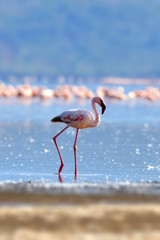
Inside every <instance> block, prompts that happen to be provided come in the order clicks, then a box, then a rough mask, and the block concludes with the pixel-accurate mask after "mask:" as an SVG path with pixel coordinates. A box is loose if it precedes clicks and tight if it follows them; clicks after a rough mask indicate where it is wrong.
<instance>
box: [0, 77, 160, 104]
mask: <svg viewBox="0 0 160 240" xmlns="http://www.w3.org/2000/svg"><path fill="white" fill-rule="evenodd" d="M94 95H95V94H94V93H93V91H92V90H91V89H88V88H87V87H86V86H76V85H59V86H57V87H56V89H49V88H46V87H39V86H31V85H30V84H28V83H25V84H22V85H17V86H16V87H15V86H13V85H11V84H10V85H6V84H4V83H3V82H1V83H0V97H15V96H16V97H24V98H33V97H39V98H40V99H41V100H45V99H49V98H53V97H55V98H62V99H65V100H71V99H72V98H74V97H76V98H81V99H82V98H83V99H87V98H88V99H91V98H93V96H94ZM96 95H97V96H100V97H102V98H110V99H118V100H123V101H124V100H132V99H137V98H144V99H148V100H150V101H156V100H158V99H160V88H158V87H151V86H146V87H145V88H144V89H139V90H133V91H130V92H128V93H125V91H124V88H123V87H117V88H110V87H108V86H107V87H106V86H99V87H98V88H97V89H96Z"/></svg>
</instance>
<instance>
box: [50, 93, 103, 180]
mask: <svg viewBox="0 0 160 240" xmlns="http://www.w3.org/2000/svg"><path fill="white" fill-rule="evenodd" d="M96 103H97V104H98V105H99V106H100V107H101V108H102V114H103V113H104V111H105V109H106V105H105V103H104V101H103V99H102V98H100V97H93V98H92V101H91V105H92V109H93V111H94V113H95V117H94V115H93V113H91V112H90V111H88V110H77V109H72V110H69V111H65V112H63V113H61V114H60V115H58V116H56V117H54V118H53V119H52V120H51V122H63V123H66V124H67V126H66V127H65V128H64V129H63V130H62V131H61V132H59V133H58V134H57V135H56V136H55V137H53V141H54V143H55V145H56V148H57V151H58V154H59V157H60V161H61V165H60V168H59V174H60V173H61V171H62V169H63V166H64V163H63V160H62V156H61V153H60V150H59V148H58V145H57V142H56V139H57V137H58V136H59V135H60V134H61V133H63V132H64V131H65V130H66V129H67V128H68V127H73V128H76V129H77V131H76V137H75V141H74V145H73V149H74V157H75V178H76V177H77V157H76V150H77V147H76V143H77V137H78V132H79V130H80V129H83V128H90V127H97V126H98V125H99V123H100V114H99V112H98V109H97V107H96Z"/></svg>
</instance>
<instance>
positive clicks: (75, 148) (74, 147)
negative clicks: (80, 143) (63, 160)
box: [73, 129, 79, 180]
mask: <svg viewBox="0 0 160 240" xmlns="http://www.w3.org/2000/svg"><path fill="white" fill-rule="evenodd" d="M78 132H79V129H77V132H76V137H75V142H74V145H73V149H74V158H75V180H77V156H76V150H77V146H76V144H77V137H78Z"/></svg>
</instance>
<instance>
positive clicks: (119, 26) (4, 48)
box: [0, 0, 160, 78]
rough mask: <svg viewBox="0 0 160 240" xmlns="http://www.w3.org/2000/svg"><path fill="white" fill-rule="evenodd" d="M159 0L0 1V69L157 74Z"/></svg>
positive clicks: (4, 71) (85, 74) (42, 72)
mask: <svg viewBox="0 0 160 240" xmlns="http://www.w3.org/2000/svg"><path fill="white" fill-rule="evenodd" d="M159 59H160V1H159V0H150V1H146V0H81V1H79V0H67V1H66V0H54V1H51V0H47V1H45V0H27V1H22V0H21V1H20V0H14V1H13V0H1V1H0V74H1V75H3V74H4V75H5V74H35V75H38V74H39V75H49V76H54V75H55V76H59V75H64V76H69V75H71V76H75V77H76V76H82V77H100V76H118V77H147V78H158V77H160V60H159Z"/></svg>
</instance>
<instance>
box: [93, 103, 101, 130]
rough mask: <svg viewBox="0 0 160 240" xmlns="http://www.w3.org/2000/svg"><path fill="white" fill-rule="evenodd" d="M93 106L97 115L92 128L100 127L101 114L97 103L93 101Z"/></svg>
mask: <svg viewBox="0 0 160 240" xmlns="http://www.w3.org/2000/svg"><path fill="white" fill-rule="evenodd" d="M91 104H92V109H93V111H94V114H95V119H94V120H93V122H92V124H91V126H92V127H97V126H98V125H99V123H100V120H101V119H100V114H99V112H98V109H97V107H96V102H95V101H92V103H91Z"/></svg>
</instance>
